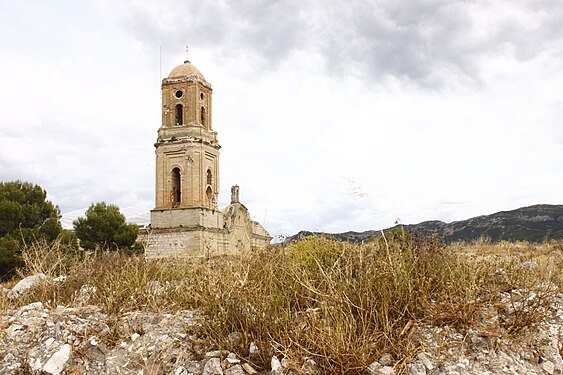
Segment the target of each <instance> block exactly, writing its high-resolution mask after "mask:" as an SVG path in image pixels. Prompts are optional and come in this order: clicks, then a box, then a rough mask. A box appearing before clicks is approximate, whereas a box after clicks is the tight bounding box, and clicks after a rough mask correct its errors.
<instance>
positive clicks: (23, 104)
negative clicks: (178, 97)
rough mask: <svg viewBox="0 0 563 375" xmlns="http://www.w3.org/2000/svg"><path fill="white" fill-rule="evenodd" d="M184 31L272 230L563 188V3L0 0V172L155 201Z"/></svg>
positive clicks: (375, 223)
mask: <svg viewBox="0 0 563 375" xmlns="http://www.w3.org/2000/svg"><path fill="white" fill-rule="evenodd" d="M186 44H188V45H189V59H190V60H191V62H192V63H193V64H194V65H195V66H196V67H197V68H198V69H199V70H200V71H201V72H202V73H203V75H204V76H205V78H206V80H207V81H209V82H210V83H211V84H212V86H213V90H214V91H213V126H214V129H215V130H216V131H217V132H218V133H219V142H220V144H221V145H222V149H221V159H220V164H221V172H220V173H221V181H220V182H221V191H220V196H219V203H220V205H226V204H227V203H229V202H228V200H229V198H230V186H231V185H234V184H238V185H240V187H241V200H242V202H243V203H244V204H245V205H246V206H247V207H248V208H249V209H250V212H251V214H252V215H253V217H254V218H255V219H257V220H258V221H260V222H261V223H262V224H263V225H264V227H265V228H266V229H267V230H269V231H270V233H271V234H272V235H284V234H285V235H290V234H294V233H296V232H297V231H299V230H318V231H327V232H341V231H347V230H356V231H361V230H367V229H380V228H384V227H389V226H391V225H393V223H394V222H395V220H396V219H397V218H400V219H401V221H402V222H403V223H416V222H420V221H424V220H434V219H438V220H444V221H448V222H449V221H453V220H462V219H466V218H469V217H472V216H476V215H481V214H489V213H493V212H497V211H501V210H509V209H514V208H518V207H521V206H526V205H531V204H538V203H549V204H562V203H563V120H562V119H563V2H562V1H561V0H507V1H495V0H483V1H471V0H465V1H461V0H449V1H448V0H427V1H412V0H381V1H377V0H372V1H350V0H348V1H344V0H331V1H321V0H299V1H297V0H288V1H256V0H255V1H248V0H233V1H228V0H225V1H191V0H190V1H176V0H160V1H158V2H157V1H133V0H131V1H116V0H81V1H68V0H67V1H62V0H59V1H56V0H41V1H39V0H24V1H16V0H0V180H2V181H10V180H15V179H20V180H25V181H30V182H33V183H37V184H39V185H41V186H42V187H43V188H45V189H46V190H47V192H48V196H49V199H50V200H51V201H53V203H55V204H57V205H58V206H59V207H60V209H61V211H62V212H63V213H69V212H71V213H72V212H74V213H76V211H75V210H78V209H83V208H85V207H88V206H89V205H90V204H91V203H92V202H98V201H106V202H108V203H115V204H118V205H119V206H120V207H122V208H123V209H124V210H126V211H127V212H128V214H129V215H132V214H131V212H133V213H142V212H148V211H149V210H150V209H151V208H153V207H154V169H155V166H154V146H153V144H154V142H155V141H156V137H157V130H158V128H159V127H160V108H161V103H160V83H161V79H162V78H163V77H165V76H166V75H168V73H169V72H170V71H171V70H172V68H174V66H176V65H178V64H181V63H182V61H183V60H184V59H185V53H184V49H185V45H186ZM159 51H161V53H160V52H159Z"/></svg>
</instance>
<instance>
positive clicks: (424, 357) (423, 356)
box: [416, 353, 434, 371]
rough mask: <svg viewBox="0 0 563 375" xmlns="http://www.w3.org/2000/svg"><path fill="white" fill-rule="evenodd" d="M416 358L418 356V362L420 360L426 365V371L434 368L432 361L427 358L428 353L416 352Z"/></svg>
mask: <svg viewBox="0 0 563 375" xmlns="http://www.w3.org/2000/svg"><path fill="white" fill-rule="evenodd" d="M416 358H418V359H419V360H420V362H422V364H423V365H424V367H426V369H427V370H428V371H432V370H434V365H433V364H432V362H430V359H428V354H426V353H418V355H417V356H416Z"/></svg>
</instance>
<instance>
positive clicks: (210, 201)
mask: <svg viewBox="0 0 563 375" xmlns="http://www.w3.org/2000/svg"><path fill="white" fill-rule="evenodd" d="M205 195H206V196H207V204H208V205H210V206H211V205H212V204H213V190H211V186H208V187H207V190H205Z"/></svg>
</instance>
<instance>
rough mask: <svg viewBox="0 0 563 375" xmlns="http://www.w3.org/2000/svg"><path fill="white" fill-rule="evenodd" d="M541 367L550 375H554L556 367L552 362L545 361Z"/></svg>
mask: <svg viewBox="0 0 563 375" xmlns="http://www.w3.org/2000/svg"><path fill="white" fill-rule="evenodd" d="M541 367H542V368H543V369H544V371H545V372H547V373H548V374H549V375H553V373H554V372H555V365H554V364H553V362H551V361H544V362H542V364H541Z"/></svg>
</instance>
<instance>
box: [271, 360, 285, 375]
mask: <svg viewBox="0 0 563 375" xmlns="http://www.w3.org/2000/svg"><path fill="white" fill-rule="evenodd" d="M270 367H271V368H272V374H281V373H282V372H283V367H282V364H281V362H280V360H279V359H278V357H276V356H273V357H272V360H271V361H270Z"/></svg>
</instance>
